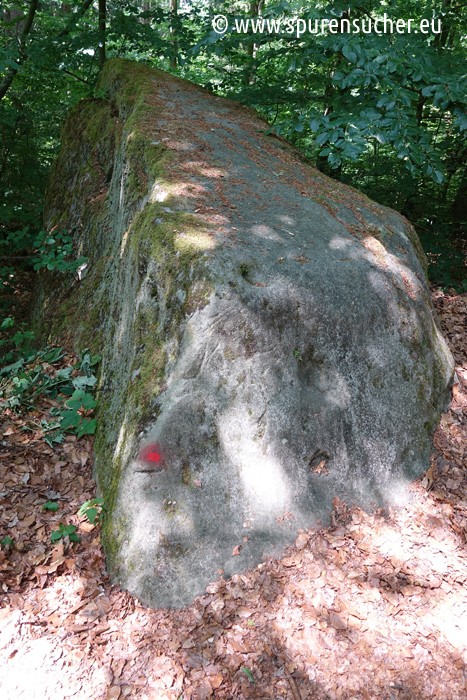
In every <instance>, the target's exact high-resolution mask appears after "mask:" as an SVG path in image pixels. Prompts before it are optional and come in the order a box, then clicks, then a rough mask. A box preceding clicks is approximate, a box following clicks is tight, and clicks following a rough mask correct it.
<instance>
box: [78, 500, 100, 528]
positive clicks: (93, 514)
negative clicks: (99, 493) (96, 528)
mask: <svg viewBox="0 0 467 700" xmlns="http://www.w3.org/2000/svg"><path fill="white" fill-rule="evenodd" d="M103 510H104V499H103V498H91V499H90V500H89V501H85V502H84V503H83V505H82V506H81V508H80V509H79V511H78V515H81V516H83V515H84V516H85V517H86V518H87V519H88V521H89V522H90V523H91V525H95V523H96V522H97V521H98V520H99V519H100V518H101V516H102V513H103Z"/></svg>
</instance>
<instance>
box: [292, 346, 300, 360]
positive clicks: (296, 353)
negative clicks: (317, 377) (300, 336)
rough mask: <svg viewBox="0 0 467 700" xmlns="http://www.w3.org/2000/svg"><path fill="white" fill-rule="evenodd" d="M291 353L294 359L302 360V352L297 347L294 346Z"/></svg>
mask: <svg viewBox="0 0 467 700" xmlns="http://www.w3.org/2000/svg"><path fill="white" fill-rule="evenodd" d="M292 355H293V356H294V357H295V359H296V360H298V361H299V362H301V361H302V353H301V352H300V350H299V349H298V348H295V350H294V351H293V353H292Z"/></svg>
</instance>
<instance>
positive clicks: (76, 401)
mask: <svg viewBox="0 0 467 700" xmlns="http://www.w3.org/2000/svg"><path fill="white" fill-rule="evenodd" d="M12 327H13V324H12V319H10V318H7V319H5V320H4V321H3V324H2V328H3V329H5V328H6V329H11V328H12ZM33 337H34V336H33V334H32V333H31V332H30V331H17V332H16V333H15V334H14V335H12V336H11V337H10V338H8V339H6V340H1V341H0V345H1V344H9V345H10V347H11V346H13V347H12V349H10V351H9V352H8V353H7V354H6V356H5V357H6V360H7V362H8V363H9V364H6V365H5V366H3V367H2V368H1V369H0V407H2V408H4V409H10V410H12V411H14V412H16V413H21V412H24V411H29V410H31V409H33V408H34V405H35V403H36V401H37V400H38V399H39V397H47V398H48V399H50V400H51V401H53V402H54V405H53V407H52V408H51V410H50V415H51V418H52V420H50V421H45V420H42V421H41V425H40V428H41V429H42V431H43V433H44V435H45V438H44V439H45V440H46V442H47V443H48V444H49V445H50V446H51V445H52V444H53V443H54V442H55V443H60V442H62V441H63V439H64V435H65V433H67V432H71V433H74V434H75V435H77V437H81V436H83V435H92V434H94V432H95V429H96V420H95V418H92V417H91V416H92V413H93V411H94V408H95V406H96V400H95V399H94V396H93V390H94V387H95V384H96V381H97V379H96V376H95V374H94V372H95V368H96V366H97V364H98V363H99V361H100V356H99V355H92V354H91V353H89V352H88V351H87V350H85V351H84V352H83V353H82V355H81V358H80V360H79V362H78V363H77V364H76V365H68V366H65V367H63V366H62V365H63V358H64V356H65V353H64V351H63V349H62V348H45V349H43V350H38V351H37V350H32V349H31V348H30V343H31V341H32V339H33Z"/></svg>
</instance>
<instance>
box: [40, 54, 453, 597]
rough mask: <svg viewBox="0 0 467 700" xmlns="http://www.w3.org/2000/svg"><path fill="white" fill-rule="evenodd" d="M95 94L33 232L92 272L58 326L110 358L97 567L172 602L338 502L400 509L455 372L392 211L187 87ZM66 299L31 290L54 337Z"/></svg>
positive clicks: (150, 86)
mask: <svg viewBox="0 0 467 700" xmlns="http://www.w3.org/2000/svg"><path fill="white" fill-rule="evenodd" d="M100 87H101V91H102V92H103V93H105V94H106V99H107V102H105V103H104V102H103V101H99V103H92V104H90V103H89V102H86V103H84V104H83V105H82V106H80V107H78V108H77V109H76V110H75V111H74V113H73V114H72V115H71V117H70V120H69V122H68V127H67V128H66V130H65V135H64V146H63V150H62V154H61V156H60V158H59V161H58V163H57V166H56V169H55V173H54V176H53V178H52V183H51V189H50V191H51V194H50V197H49V205H48V221H49V224H51V225H52V224H57V223H60V224H62V225H66V226H68V228H69V229H72V230H73V231H74V232H75V236H76V240H77V242H78V243H77V247H78V248H79V252H80V253H81V252H83V253H84V254H85V255H88V256H89V258H90V265H89V272H88V275H87V276H86V278H85V279H84V280H83V281H82V282H81V283H80V286H79V288H78V289H77V290H75V291H74V294H75V295H76V307H77V308H78V309H80V308H81V312H80V314H81V315H80V316H79V318H75V319H73V321H72V322H69V323H68V328H69V333H70V335H71V337H72V338H73V339H74V342H75V344H79V343H82V342H83V338H87V337H88V335H87V333H88V331H89V329H90V327H91V334H92V338H93V339H95V341H96V349H98V348H99V347H100V348H101V352H102V354H103V362H102V373H101V381H100V414H99V431H98V435H97V438H96V445H95V448H96V474H97V478H98V483H99V485H100V489H101V491H102V494H103V496H104V498H105V499H106V502H107V505H108V510H109V517H108V521H107V523H106V524H105V525H104V538H105V543H106V549H107V555H108V566H109V569H110V572H111V574H112V575H113V577H114V579H115V580H117V581H118V582H120V583H121V585H122V586H124V587H126V588H127V589H128V590H129V591H130V592H132V593H133V594H135V595H137V596H138V597H139V598H140V599H141V600H142V601H143V602H145V603H146V604H148V605H151V606H169V607H179V606H183V605H185V604H188V603H190V601H191V600H192V599H193V598H194V597H195V596H196V595H197V594H200V593H202V592H203V590H204V589H205V587H206V585H207V584H208V583H209V582H210V581H212V580H214V579H216V578H217V577H218V576H219V575H224V576H230V575H232V574H233V573H234V572H239V571H244V570H246V569H248V568H249V567H254V566H255V565H257V564H258V563H259V562H260V561H262V560H264V558H266V557H268V556H277V555H280V553H281V552H282V551H283V549H284V547H286V546H287V545H288V544H291V543H293V542H294V540H295V538H296V535H297V531H298V530H299V529H300V528H309V527H312V526H313V525H315V524H316V523H317V522H318V521H319V520H322V521H324V522H327V521H328V518H329V515H330V512H331V510H332V501H333V499H334V498H335V497H336V496H338V497H339V498H341V499H344V500H346V501H347V502H349V503H356V504H359V505H361V506H364V507H371V506H372V505H373V504H380V503H387V502H390V503H393V504H397V503H400V502H403V500H404V499H405V498H406V497H407V485H408V483H410V481H411V480H413V479H414V478H416V477H417V476H419V475H420V474H421V473H423V472H424V470H426V469H427V467H428V460H429V454H430V450H431V439H432V434H433V431H434V428H435V426H436V424H437V421H438V419H439V415H440V412H441V410H442V409H444V408H445V406H446V405H447V401H448V397H449V388H450V382H451V378H452V370H453V364H452V359H451V356H450V354H449V351H448V349H447V347H446V344H445V342H444V340H443V338H442V336H441V334H440V332H439V330H438V327H437V324H436V321H435V318H434V312H433V309H432V306H431V302H430V295H429V290H428V286H427V280H426V276H425V270H424V266H425V260H424V256H423V253H422V251H421V248H420V244H419V242H418V239H417V237H416V235H415V233H414V231H413V229H412V228H411V227H410V225H409V224H408V222H407V221H406V220H405V219H403V217H401V216H400V215H399V214H397V213H396V212H394V211H392V210H389V209H386V208H384V207H382V206H379V205H377V204H375V203H374V202H371V201H370V200H369V199H367V198H366V197H365V196H364V195H362V194H361V193H359V192H357V191H356V190H353V189H351V188H348V187H346V186H344V185H343V184H340V183H338V182H335V181H333V180H331V179H329V178H326V177H325V176H324V175H322V174H320V173H318V172H317V171H316V170H314V169H313V168H311V167H309V166H308V165H306V164H304V163H303V162H302V161H301V160H300V157H299V155H298V154H297V153H296V152H295V151H294V150H293V149H292V148H291V147H290V146H289V145H288V144H286V143H285V142H284V141H282V140H280V139H277V138H274V137H270V136H267V135H266V134H265V132H266V129H267V125H266V124H265V123H264V122H263V121H262V120H261V119H260V118H259V117H257V116H256V115H255V114H254V113H252V112H251V111H249V110H247V109H244V108H242V107H240V106H238V105H235V104H234V103H231V102H228V101H226V100H222V99H220V98H216V97H214V96H212V95H211V94H209V93H208V92H205V91H203V90H201V89H199V88H197V87H195V86H193V85H191V84H189V83H186V82H183V81H180V80H178V79H176V78H173V77H170V76H168V75H165V74H163V73H160V72H157V71H151V70H150V69H148V68H145V67H144V66H138V65H136V64H131V63H128V62H124V61H121V60H114V61H110V62H109V63H108V64H107V66H106V68H105V69H104V72H103V75H102V78H101V84H100ZM99 110H100V111H99ZM97 112H99V114H100V115H101V116H100V117H99V118H101V119H102V125H103V126H102V127H101V129H100V131H99V133H98V134H97V135H96V134H95V133H94V132H93V131H92V129H91V127H90V126H89V125H90V124H91V122H92V120H93V119H94V120H95V119H96V118H97V117H96V114H97ZM91 132H92V133H91ZM67 134H68V136H67ZM136 138H138V139H139V141H138V143H139V149H140V150H139V151H138V152H137V153H138V154H139V155H138V157H135V156H134V155H132V153H133V152H132V148H134V147H135V146H134V144H135V143H136V141H135V139H136ZM161 148H163V152H161V151H160V149H161ZM151 149H159V151H158V152H157V153H156V152H155V151H154V150H152V151H151ZM99 158H100V159H101V161H102V164H101V165H99V163H100V161H99ZM154 158H155V163H154V162H153V161H151V159H154ZM158 158H159V160H157V159H158ZM93 159H94V161H95V162H94V166H93V176H92V183H91V184H89V181H88V180H85V177H84V176H85V175H86V174H87V168H88V167H89V161H90V160H91V161H93ZM96 163H97V165H96ZM104 165H105V167H104ZM156 166H157V167H156ZM159 166H160V167H159ZM99 167H100V168H101V170H102V171H103V173H102V174H100V171H99ZM138 169H142V170H143V171H144V175H141V176H139V184H138V185H137V186H136V187H135V182H134V180H135V176H136V175H138ZM109 172H110V173H111V176H110V177H109V176H108V175H107V179H106V180H103V178H104V177H105V176H104V173H109ZM135 173H136V175H135ZM141 183H142V184H141ZM70 187H71V188H73V187H74V192H75V195H74V200H73V202H74V203H73V205H71V204H69V203H67V202H66V201H65V200H66V198H65V197H64V196H63V194H62V195H60V192H61V191H62V193H63V190H61V189H60V188H70ZM99 187H101V189H100V190H99ZM96 192H98V195H96ZM96 197H100V199H96ZM162 203H163V206H162ZM185 212H187V213H185ZM158 213H159V214H161V213H163V217H158V216H157V214H158ZM148 222H150V224H149V226H148ZM91 285H92V286H91ZM66 294H67V292H66V290H63V288H61V289H60V290H58V291H57V289H55V290H52V291H51V290H50V289H45V290H43V292H42V296H41V299H42V310H43V313H45V314H46V315H47V308H48V307H47V305H49V308H52V306H53V309H54V313H55V315H56V314H57V295H58V296H59V298H60V299H61V300H62V301H61V303H62V306H61V307H60V308H62V309H65V311H64V312H63V313H64V314H65V322H66V318H68V319H69V313H70V312H69V310H68V311H66V308H67V307H64V306H63V304H64V302H63V299H64V298H66ZM86 294H87V295H88V296H86ZM54 295H55V296H54ZM60 295H61V297H60ZM52 298H53V299H54V303H53V304H52V303H51V301H50V300H51V299H52ZM51 304H52V306H51ZM86 309H88V310H89V309H97V310H98V317H97V318H94V317H93V316H92V314H90V312H88V313H87V314H86ZM67 313H68V317H67V316H66V314H67ZM62 328H63V324H62ZM141 435H142V437H141ZM148 453H149V457H148ZM158 455H160V459H159V458H158Z"/></svg>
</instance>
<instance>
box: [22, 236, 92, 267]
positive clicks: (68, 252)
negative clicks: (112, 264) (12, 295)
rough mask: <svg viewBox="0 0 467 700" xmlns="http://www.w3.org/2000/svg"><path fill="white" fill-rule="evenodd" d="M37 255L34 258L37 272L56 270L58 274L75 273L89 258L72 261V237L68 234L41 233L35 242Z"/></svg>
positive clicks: (33, 261)
mask: <svg viewBox="0 0 467 700" xmlns="http://www.w3.org/2000/svg"><path fill="white" fill-rule="evenodd" d="M33 246H34V249H35V251H34V252H35V254H34V256H33V258H32V263H33V267H34V269H35V270H42V269H43V268H46V269H47V270H51V271H52V270H55V271H57V272H75V271H76V270H77V269H78V268H79V267H81V265H83V264H84V263H85V262H87V258H83V257H81V258H77V259H76V260H72V259H71V256H72V254H73V242H72V237H71V236H70V235H69V234H67V233H66V232H61V231H54V232H53V233H49V232H48V231H39V233H38V234H37V236H36V238H35V240H34V241H33Z"/></svg>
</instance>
